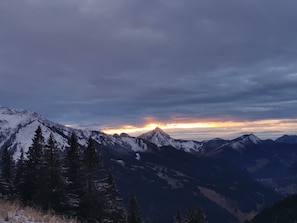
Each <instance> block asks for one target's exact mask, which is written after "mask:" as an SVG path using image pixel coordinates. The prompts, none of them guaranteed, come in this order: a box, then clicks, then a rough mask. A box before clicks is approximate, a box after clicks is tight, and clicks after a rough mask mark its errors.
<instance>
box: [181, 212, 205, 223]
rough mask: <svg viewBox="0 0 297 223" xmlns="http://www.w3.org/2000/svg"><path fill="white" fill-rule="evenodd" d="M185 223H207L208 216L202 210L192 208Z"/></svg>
mask: <svg viewBox="0 0 297 223" xmlns="http://www.w3.org/2000/svg"><path fill="white" fill-rule="evenodd" d="M183 223H206V216H205V214H204V212H203V210H202V209H201V208H190V209H188V211H187V215H186V217H185V219H184V220H183Z"/></svg>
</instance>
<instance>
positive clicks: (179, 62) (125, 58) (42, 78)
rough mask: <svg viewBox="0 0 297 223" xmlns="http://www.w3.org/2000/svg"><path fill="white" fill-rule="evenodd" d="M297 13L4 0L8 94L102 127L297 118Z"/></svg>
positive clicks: (46, 112) (133, 1)
mask: <svg viewBox="0 0 297 223" xmlns="http://www.w3.org/2000/svg"><path fill="white" fill-rule="evenodd" d="M296 21H297V1H295V0H284V1H280V0H224V1H222V0H183V1H182V0H150V1H144V0H50V1H48V0H14V1H11V0H1V1H0V77H1V78H0V104H2V106H7V107H11V108H24V109H28V110H33V111H36V112H38V113H40V114H42V115H43V116H45V117H46V118H48V119H50V120H52V121H55V122H59V123H61V124H71V125H75V126H80V127H91V128H95V127H96V128H98V129H104V128H116V127H118V126H121V125H134V126H137V127H140V126H142V125H144V124H146V123H147V122H150V121H155V122H156V121H159V122H165V123H167V122H168V123H170V122H189V121H195V122H199V121H201V120H225V121H226V120H227V121H248V122H249V121H251V122H252V121H257V120H264V119H265V120H271V119H273V120H275V119H277V120H286V122H288V120H289V122H292V123H293V122H295V124H296V120H297V63H296V62H297V41H296V40H297V23H296ZM295 127H296V132H297V125H295ZM193 131H194V130H193V129H191V132H192V133H191V134H194V133H193ZM240 131H241V130H238V132H239V133H240ZM263 131H264V130H263ZM273 131H275V130H273ZM288 131H291V132H292V131H293V130H292V129H290V130H288ZM294 131H295V130H294ZM276 132H277V131H276ZM270 133H273V132H272V131H271V132H270ZM281 133H282V132H277V134H281ZM178 134H180V135H178ZM178 134H177V133H176V136H180V137H181V138H182V132H181V131H179V133H178ZM209 134H210V133H209ZM218 136H219V135H218Z"/></svg>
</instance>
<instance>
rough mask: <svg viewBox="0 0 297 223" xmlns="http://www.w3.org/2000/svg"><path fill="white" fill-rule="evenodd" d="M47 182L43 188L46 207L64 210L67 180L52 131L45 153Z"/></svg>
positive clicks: (42, 196) (42, 195) (44, 205)
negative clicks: (64, 176) (63, 173)
mask: <svg viewBox="0 0 297 223" xmlns="http://www.w3.org/2000/svg"><path fill="white" fill-rule="evenodd" d="M44 174H45V176H46V181H45V184H44V185H43V187H42V189H43V190H41V191H42V192H43V194H41V195H40V196H41V198H42V200H43V201H44V203H43V207H44V208H45V209H53V210H55V211H62V210H63V209H64V207H65V204H66V191H65V180H64V178H63V175H62V169H61V163H60V154H59V150H58V148H57V143H56V140H55V138H54V136H53V134H52V133H51V134H50V136H49V138H48V140H47V144H46V149H45V153H44Z"/></svg>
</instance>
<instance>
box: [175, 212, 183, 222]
mask: <svg viewBox="0 0 297 223" xmlns="http://www.w3.org/2000/svg"><path fill="white" fill-rule="evenodd" d="M173 223H182V217H181V214H180V211H177V212H176V214H175V216H174V219H173Z"/></svg>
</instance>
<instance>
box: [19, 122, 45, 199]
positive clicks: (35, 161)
mask: <svg viewBox="0 0 297 223" xmlns="http://www.w3.org/2000/svg"><path fill="white" fill-rule="evenodd" d="M44 150H45V141H44V137H43V134H42V130H41V127H40V126H38V128H37V129H36V131H35V135H34V137H33V139H32V145H31V146H30V147H29V150H28V152H27V158H28V159H27V160H26V162H25V167H26V168H25V182H24V183H25V186H26V190H25V191H23V194H22V197H23V199H24V201H25V202H30V201H33V202H35V203H37V204H38V203H39V202H40V200H39V198H38V196H37V194H38V193H39V190H40V189H41V187H42V186H43V185H44V183H45V175H44V163H43V156H44Z"/></svg>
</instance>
